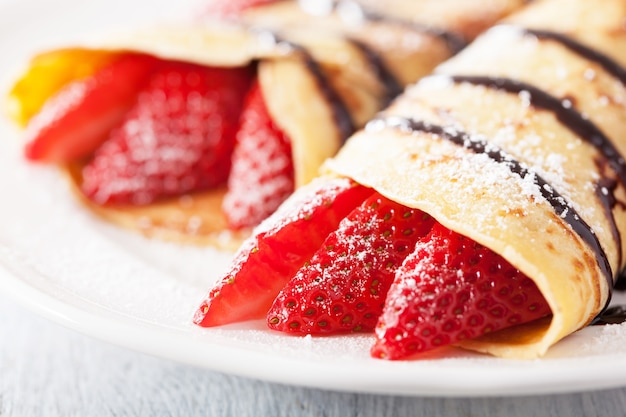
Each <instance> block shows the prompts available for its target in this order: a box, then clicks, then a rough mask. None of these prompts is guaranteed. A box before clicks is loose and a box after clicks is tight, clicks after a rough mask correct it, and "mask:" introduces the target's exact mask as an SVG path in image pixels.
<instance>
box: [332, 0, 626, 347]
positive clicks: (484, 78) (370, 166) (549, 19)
mask: <svg viewBox="0 0 626 417" xmlns="http://www.w3.org/2000/svg"><path fill="white" fill-rule="evenodd" d="M624 21H626V2H624V1H623V0H606V1H604V2H603V3H602V6H601V7H598V5H597V3H593V2H590V1H587V0H544V1H536V2H534V3H532V4H531V5H530V6H528V7H527V8H525V9H524V10H523V11H521V12H520V13H518V14H515V15H513V16H511V17H510V18H509V19H507V21H506V24H502V25H499V26H497V27H495V28H493V29H491V30H489V31H488V32H487V33H485V34H484V35H481V36H480V37H479V38H478V39H477V40H476V41H475V42H474V43H473V44H472V45H471V46H469V47H468V48H466V49H465V50H464V51H463V52H462V53H460V54H459V55H457V56H456V57H455V58H452V59H451V60H449V61H447V62H446V63H445V64H443V65H441V66H439V67H438V68H437V69H436V75H434V76H431V77H427V78H424V79H423V80H422V81H420V82H419V83H418V84H417V85H415V86H413V87H411V88H409V89H407V91H406V92H405V94H403V95H402V96H401V97H399V98H398V99H397V100H396V101H395V102H394V103H393V105H392V106H391V107H390V108H388V109H387V110H385V111H384V112H382V113H381V114H380V115H379V116H378V117H377V118H376V119H375V120H373V121H372V122H371V123H369V124H368V126H367V127H366V129H364V130H363V131H361V132H359V133H357V134H356V135H355V136H353V137H352V138H351V139H350V140H349V141H348V142H347V144H346V145H345V146H344V147H343V148H342V150H341V151H340V152H339V154H338V155H337V157H336V158H334V159H332V160H330V161H329V162H328V163H327V164H326V165H325V169H326V171H328V172H331V173H333V174H334V175H341V176H347V177H350V178H353V179H354V180H355V181H357V182H358V183H361V184H364V185H367V186H370V187H373V188H374V189H376V190H377V191H378V192H380V193H381V194H383V195H385V196H387V197H389V198H391V199H393V200H395V201H398V202H401V203H402V204H404V205H406V206H410V207H414V208H418V209H421V210H423V211H425V212H427V213H429V214H431V215H432V216H433V217H434V218H436V219H437V220H438V221H439V222H441V223H442V224H443V225H444V226H446V227H448V228H450V229H452V230H454V231H456V232H458V233H460V234H463V235H465V236H467V237H469V238H471V239H473V240H475V241H476V242H478V243H481V244H482V245H484V246H486V247H488V248H490V249H492V250H493V251H495V252H496V253H498V254H500V255H501V256H503V257H504V258H505V259H506V260H508V261H509V262H510V263H511V264H512V265H514V266H515V267H517V268H518V269H520V270H521V271H522V272H523V273H525V274H526V275H527V276H528V277H530V278H531V279H532V280H533V281H534V282H535V283H536V284H537V286H538V288H539V290H540V291H541V292H542V294H543V296H544V297H545V299H546V300H547V302H548V304H549V306H550V308H551V309H552V312H553V316H552V318H551V319H550V320H544V321H540V322H535V323H532V324H530V325H523V326H517V327H513V328H510V329H508V330H503V331H499V332H495V333H493V334H488V335H485V336H483V337H481V338H479V339H475V340H469V341H466V342H463V344H462V346H463V347H466V348H470V349H474V350H477V351H481V352H487V353H490V354H494V355H497V356H502V357H512V358H535V357H538V356H541V355H543V354H544V353H545V352H546V351H547V349H548V348H549V347H550V346H551V345H553V344H554V343H556V342H557V341H558V340H560V339H561V338H563V337H565V336H567V335H569V334H571V333H572V332H574V331H576V330H578V329H580V328H582V327H583V326H586V325H588V324H589V323H590V322H591V321H592V320H593V319H594V318H595V317H596V316H597V315H598V314H599V313H600V312H601V311H602V309H603V308H604V307H605V306H606V305H607V303H608V302H609V299H610V296H611V290H612V287H613V285H614V281H615V279H616V277H617V276H618V274H619V273H620V271H621V270H622V269H623V267H624V247H623V245H622V240H621V237H622V236H624V235H625V234H626V205H625V203H626V194H625V185H626V165H625V161H624V155H626V140H625V138H626V87H625V86H626V71H625V70H624V65H626V55H625V54H624V53H623V51H626V29H625V27H624Z"/></svg>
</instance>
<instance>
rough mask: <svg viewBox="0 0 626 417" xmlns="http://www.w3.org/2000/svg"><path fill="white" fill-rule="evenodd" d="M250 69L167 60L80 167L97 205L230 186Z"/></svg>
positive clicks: (86, 188)
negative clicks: (115, 127) (101, 143)
mask: <svg viewBox="0 0 626 417" xmlns="http://www.w3.org/2000/svg"><path fill="white" fill-rule="evenodd" d="M252 75H253V72H252V70H251V69H250V68H215V67H205V66H201V65H195V64H190V63H182V62H163V63H161V64H160V65H159V67H158V69H157V70H156V71H155V73H154V74H153V75H152V77H151V79H150V81H149V84H148V86H147V87H146V88H145V89H144V90H142V91H141V93H140V94H139V97H138V99H137V103H136V105H135V106H134V107H133V109H132V110H131V111H130V112H129V113H128V115H127V117H126V119H125V120H124V122H123V124H122V125H121V126H120V127H119V128H118V129H116V130H114V131H113V132H112V134H111V136H110V138H109V139H108V140H107V141H106V142H105V143H104V144H103V145H102V146H101V147H100V148H99V149H98V150H97V151H96V153H95V156H94V158H93V160H92V161H91V162H90V163H89V164H88V165H87V166H85V168H84V169H83V191H84V193H85V194H86V195H87V196H88V197H89V198H91V199H92V200H93V201H94V202H96V203H98V204H106V203H131V204H148V203H150V202H152V201H154V200H156V199H158V198H160V197H167V196H176V195H180V194H184V193H187V192H191V191H196V190H202V189H208V188H212V187H215V186H217V185H219V184H222V183H224V182H225V181H226V179H227V176H228V172H229V170H230V154H231V152H232V149H233V146H234V140H235V132H236V129H237V123H238V120H239V114H240V112H241V109H242V106H243V98H244V97H245V93H246V91H247V89H248V87H249V84H250V80H251V78H252Z"/></svg>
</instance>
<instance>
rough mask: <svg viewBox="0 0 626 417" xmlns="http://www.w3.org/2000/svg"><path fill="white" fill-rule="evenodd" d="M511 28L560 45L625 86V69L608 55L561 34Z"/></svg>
mask: <svg viewBox="0 0 626 417" xmlns="http://www.w3.org/2000/svg"><path fill="white" fill-rule="evenodd" d="M503 26H504V25H503ZM512 27H513V28H516V29H518V30H519V31H520V32H521V33H522V34H523V35H525V36H534V37H536V38H537V39H540V40H551V41H554V42H558V43H560V44H561V45H563V46H564V47H566V48H567V49H569V50H570V51H572V52H574V53H575V54H577V55H579V56H581V57H582V58H584V59H586V60H588V61H592V62H595V63H597V64H598V65H600V66H601V67H602V68H604V70H605V71H606V72H608V73H609V74H611V75H613V76H614V77H615V78H617V79H618V80H619V81H620V82H621V83H622V84H623V85H624V86H626V68H624V67H623V66H622V65H621V64H619V63H618V62H617V61H615V60H613V59H612V58H611V57H609V56H608V55H605V54H603V53H602V52H600V51H598V50H596V49H594V48H591V47H589V46H587V45H584V44H582V43H580V42H579V41H577V40H574V39H573V38H571V37H569V36H567V35H565V34H563V33H557V32H551V31H549V30H539V29H528V28H522V27H517V26H512Z"/></svg>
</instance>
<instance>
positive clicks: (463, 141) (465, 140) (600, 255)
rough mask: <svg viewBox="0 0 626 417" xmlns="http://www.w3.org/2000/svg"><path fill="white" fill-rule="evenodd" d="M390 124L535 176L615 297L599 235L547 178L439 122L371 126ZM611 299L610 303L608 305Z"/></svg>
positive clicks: (387, 120) (388, 120)
mask: <svg viewBox="0 0 626 417" xmlns="http://www.w3.org/2000/svg"><path fill="white" fill-rule="evenodd" d="M380 127H383V128H384V127H387V128H393V129H398V130H400V131H403V132H407V133H411V134H412V133H416V132H424V133H429V134H432V135H435V136H437V137H439V138H443V139H446V140H448V141H450V142H452V143H454V144H455V145H458V146H461V147H463V148H465V149H467V150H470V151H472V152H474V153H477V154H484V155H487V156H488V157H489V158H491V159H492V160H493V161H494V162H496V163H500V164H503V165H506V166H507V167H508V168H509V169H510V170H511V172H512V173H514V174H517V175H519V177H520V178H522V179H525V178H526V177H527V176H529V175H530V176H531V177H529V178H531V179H533V180H534V182H535V184H536V185H537V187H538V188H539V190H540V191H541V194H542V196H543V197H544V198H545V199H546V200H547V201H548V203H550V205H551V206H552V208H553V209H554V211H555V213H556V214H557V215H558V216H559V217H560V218H562V219H563V220H564V221H565V222H567V223H568V224H569V225H570V226H571V228H572V230H574V232H576V234H578V235H579V236H580V238H581V239H582V240H583V241H584V242H585V243H586V244H587V245H588V246H589V247H590V248H591V250H592V251H593V252H594V253H595V254H596V261H597V263H598V266H599V268H600V270H601V271H602V274H603V275H604V276H605V278H606V281H607V284H608V288H609V297H608V300H610V299H611V293H612V289H613V273H612V269H611V265H610V264H609V261H608V257H607V255H606V253H605V251H604V249H603V248H602V245H601V244H600V241H599V240H598V237H597V236H596V234H595V233H594V231H593V229H592V228H591V227H590V226H589V224H587V222H585V221H584V220H583V219H582V218H581V217H580V216H579V214H578V213H577V212H576V210H575V209H574V208H573V207H572V206H571V204H569V203H568V202H567V200H566V199H565V198H564V197H563V196H562V195H560V194H559V193H558V192H557V191H556V189H555V188H554V187H552V186H551V185H550V184H549V183H548V182H547V181H545V180H544V179H543V178H542V177H541V176H539V175H538V174H537V173H536V172H534V171H531V170H530V169H529V168H528V167H527V166H525V165H523V164H521V163H520V162H519V161H517V160H516V159H515V158H513V156H512V155H509V154H508V153H506V152H505V151H504V150H502V149H500V148H498V147H497V146H495V145H494V144H492V143H489V142H487V141H486V140H479V139H478V138H475V137H472V136H471V135H469V134H467V133H465V132H462V131H459V130H457V129H450V128H445V127H442V126H439V125H433V124H429V123H425V122H423V121H419V120H414V119H409V118H403V117H395V116H390V117H385V118H377V119H374V120H373V121H372V122H370V124H369V125H368V128H380ZM608 300H607V305H608Z"/></svg>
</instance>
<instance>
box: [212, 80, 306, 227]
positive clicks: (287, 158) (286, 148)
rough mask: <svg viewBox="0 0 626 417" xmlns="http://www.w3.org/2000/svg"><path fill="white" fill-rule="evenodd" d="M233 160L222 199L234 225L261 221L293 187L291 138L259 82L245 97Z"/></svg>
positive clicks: (227, 216) (224, 210)
mask: <svg viewBox="0 0 626 417" xmlns="http://www.w3.org/2000/svg"><path fill="white" fill-rule="evenodd" d="M232 163H233V165H232V168H231V172H230V176H229V177H228V192H227V194H226V196H225V198H224V203H223V212H224V214H225V216H226V218H227V220H228V225H229V227H230V228H231V229H240V228H243V227H251V226H255V225H257V224H259V223H260V222H261V221H262V220H263V219H265V218H267V217H269V215H270V214H272V213H273V212H274V211H275V210H276V209H277V208H278V206H279V205H280V204H281V203H282V202H283V201H285V200H286V199H287V197H289V195H290V194H291V193H293V191H294V171H293V159H292V157H291V142H290V140H289V138H287V136H286V135H285V134H284V133H283V132H282V131H281V130H280V129H279V128H278V126H276V125H275V124H274V122H273V121H272V118H271V117H270V115H269V113H268V111H267V108H266V107H265V101H264V100H263V95H262V92H261V88H260V87H259V84H258V83H256V84H255V85H254V87H253V88H252V89H251V91H250V94H249V96H248V98H247V100H246V107H245V110H244V112H243V114H242V117H241V126H240V128H239V131H238V132H237V142H236V144H235V150H234V153H233V158H232Z"/></svg>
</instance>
